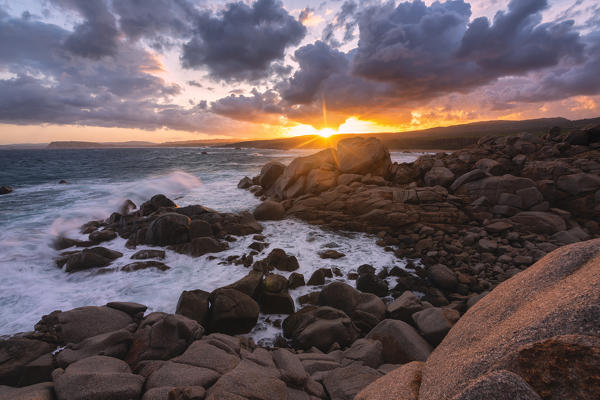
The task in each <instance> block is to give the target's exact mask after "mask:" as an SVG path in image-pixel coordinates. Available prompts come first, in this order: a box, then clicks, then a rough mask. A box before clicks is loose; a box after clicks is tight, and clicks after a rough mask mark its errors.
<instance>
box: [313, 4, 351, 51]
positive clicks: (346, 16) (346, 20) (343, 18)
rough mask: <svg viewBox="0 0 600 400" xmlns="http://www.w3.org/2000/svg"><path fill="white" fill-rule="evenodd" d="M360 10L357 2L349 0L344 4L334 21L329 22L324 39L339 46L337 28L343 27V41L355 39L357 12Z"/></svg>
mask: <svg viewBox="0 0 600 400" xmlns="http://www.w3.org/2000/svg"><path fill="white" fill-rule="evenodd" d="M357 11H358V5H357V4H356V2H354V1H352V0H349V1H345V2H344V4H342V7H341V9H340V11H339V12H338V13H337V15H336V16H335V18H334V20H333V22H330V23H329V24H327V26H326V27H325V29H324V30H323V33H322V35H321V36H322V40H323V41H324V42H326V43H329V44H331V45H332V46H336V47H337V46H339V45H340V43H339V42H338V40H337V39H336V38H335V33H336V31H337V30H340V29H343V30H344V35H343V40H342V41H343V42H344V43H346V42H349V41H351V40H352V39H354V30H355V28H356V24H357V20H356V12H357Z"/></svg>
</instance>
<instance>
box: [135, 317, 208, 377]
mask: <svg viewBox="0 0 600 400" xmlns="http://www.w3.org/2000/svg"><path fill="white" fill-rule="evenodd" d="M203 333H204V329H203V328H202V327H201V326H200V325H198V323H197V322H196V321H192V320H191V319H189V318H186V317H184V316H182V315H177V314H165V313H158V312H155V313H151V314H149V315H147V316H146V317H145V318H144V320H143V321H142V322H141V323H140V325H139V327H138V328H137V330H136V332H135V333H134V336H133V343H132V345H131V347H130V349H129V352H128V353H127V357H126V358H125V361H127V363H128V364H129V365H131V366H136V365H137V364H138V363H139V362H140V361H143V360H168V359H170V358H172V357H175V356H177V355H179V354H181V353H183V351H185V349H186V348H187V347H188V346H189V344H190V343H191V342H192V341H194V340H196V339H199V338H200V337H201V336H202V334H203Z"/></svg>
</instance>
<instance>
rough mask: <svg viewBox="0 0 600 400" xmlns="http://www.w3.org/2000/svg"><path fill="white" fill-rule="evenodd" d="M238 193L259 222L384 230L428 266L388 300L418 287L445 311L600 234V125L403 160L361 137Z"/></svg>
mask: <svg viewBox="0 0 600 400" xmlns="http://www.w3.org/2000/svg"><path fill="white" fill-rule="evenodd" d="M239 187H241V188H247V189H249V190H251V191H252V192H253V193H255V194H256V195H257V196H261V198H262V199H264V200H265V201H264V203H263V204H262V205H261V206H259V208H258V209H257V210H256V211H257V212H256V214H255V215H256V216H257V218H264V217H265V215H267V217H269V218H282V217H284V216H289V217H298V218H301V219H304V220H306V221H308V222H310V223H315V224H321V225H325V226H327V227H330V228H333V229H342V230H351V231H365V232H370V233H374V234H377V236H378V237H379V239H380V240H379V242H378V243H379V244H380V245H382V246H384V247H385V248H386V250H388V251H393V252H395V253H396V255H397V256H398V257H403V258H404V257H406V258H414V259H420V260H421V261H422V263H423V265H424V266H425V268H419V267H418V266H417V268H416V269H415V271H414V272H415V274H412V275H410V276H405V275H404V274H402V273H401V272H399V274H400V276H399V277H398V286H397V287H396V288H393V289H394V290H392V292H391V294H392V295H393V296H395V297H397V296H400V295H401V294H402V293H403V292H404V290H406V289H412V290H417V291H422V292H425V293H426V300H427V301H429V302H431V303H433V304H434V305H447V304H449V303H453V302H455V301H462V302H465V301H468V299H469V298H471V297H474V296H476V295H479V294H481V293H483V292H486V291H489V290H490V289H492V288H493V287H495V286H496V285H497V284H498V283H500V282H502V281H504V280H506V279H507V278H509V277H511V276H513V275H515V274H516V273H518V272H519V271H521V270H524V269H525V268H527V267H528V266H529V265H531V264H532V263H533V262H535V261H537V260H539V259H540V258H541V257H543V256H544V255H545V254H547V253H548V252H550V251H552V250H554V249H556V248H558V247H560V246H563V245H565V244H569V243H575V242H579V241H583V240H588V239H590V238H593V237H598V235H600V228H599V224H598V221H599V220H600V127H595V128H590V129H587V130H581V131H574V132H570V133H567V134H561V133H560V130H559V129H552V130H551V131H550V132H549V133H548V134H547V135H545V136H544V137H539V136H535V135H532V134H527V133H523V134H520V135H517V136H506V137H495V138H492V137H489V138H483V139H481V140H479V142H478V143H477V144H476V145H474V146H472V147H470V148H466V149H464V150H460V151H456V152H453V153H449V154H446V153H439V154H434V155H425V156H422V157H420V158H419V159H418V160H416V161H415V162H413V163H404V164H397V163H392V162H391V161H390V156H389V153H388V151H387V150H386V149H385V148H384V147H383V146H382V145H381V143H379V142H378V141H377V139H374V138H369V139H363V138H352V139H346V140H342V141H340V142H339V144H338V148H337V150H335V149H327V150H323V151H321V152H319V153H317V154H314V155H311V156H307V157H300V158H297V159H295V160H293V161H292V162H291V163H290V164H289V165H288V166H284V165H281V164H280V163H276V162H271V163H269V164H266V165H265V166H264V168H263V169H262V171H261V173H260V175H258V176H257V177H254V178H252V179H250V178H244V179H242V181H240V184H239ZM266 211H269V212H266Z"/></svg>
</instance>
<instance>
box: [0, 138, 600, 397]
mask: <svg viewBox="0 0 600 400" xmlns="http://www.w3.org/2000/svg"><path fill="white" fill-rule="evenodd" d="M598 160H600V128H590V129H587V130H583V131H576V132H569V133H566V134H561V133H560V131H559V130H556V129H553V130H551V131H550V132H549V133H548V135H546V136H544V137H543V138H540V137H536V136H533V135H529V134H521V135H518V136H514V137H502V138H484V139H482V140H480V141H479V143H478V144H477V145H475V146H473V147H471V148H468V149H464V150H461V151H457V152H454V153H450V154H445V153H442V154H436V155H427V156H423V157H421V158H419V159H418V160H417V161H415V162H414V163H410V164H394V163H392V162H391V160H390V156H389V152H388V151H387V149H385V147H383V146H382V145H381V143H380V142H379V141H378V140H376V139H366V140H365V139H362V138H352V139H346V140H343V141H341V142H340V143H339V144H338V148H337V150H335V149H327V150H323V151H321V152H319V153H317V154H314V155H312V156H307V157H301V158H298V159H295V160H294V161H292V162H291V163H290V164H289V165H288V166H285V165H282V164H279V163H269V164H267V165H265V167H264V168H263V169H262V171H261V174H260V175H259V176H257V177H254V178H244V179H242V181H241V182H240V184H239V187H240V188H243V189H249V190H251V191H252V192H253V193H255V194H256V195H257V196H260V197H261V198H262V199H263V200H264V202H263V203H262V204H261V205H260V206H259V207H257V209H256V210H254V213H253V214H250V213H248V212H245V213H240V214H232V213H219V212H217V211H215V210H211V209H208V208H206V207H203V206H200V205H196V206H187V207H177V206H176V204H175V203H174V202H173V201H171V200H170V199H168V198H166V197H165V196H162V195H156V196H154V197H153V198H152V199H151V200H149V201H148V202H146V203H144V204H142V205H141V206H140V207H139V209H137V207H136V206H135V205H134V204H132V203H126V204H124V205H123V207H122V209H121V210H120V211H119V212H118V213H114V214H113V215H111V216H110V218H108V219H107V220H106V221H91V222H89V223H88V224H86V225H84V226H83V227H82V233H85V234H86V235H88V240H75V239H68V238H61V239H59V240H57V241H56V243H55V247H56V248H57V250H66V251H63V252H62V253H61V254H60V256H59V257H58V258H57V260H56V262H57V267H60V268H63V269H64V271H65V273H77V272H78V271H83V270H87V271H93V272H97V273H122V272H123V273H125V272H128V271H132V270H137V269H142V268H154V269H158V270H166V269H168V268H169V266H168V265H165V264H164V263H162V262H161V260H162V259H164V251H162V250H157V249H145V248H140V249H138V247H143V246H155V247H157V246H160V247H165V248H168V249H170V250H172V251H175V252H178V253H182V254H186V255H189V256H192V257H199V256H202V255H205V254H211V253H218V252H220V251H223V250H224V249H226V248H227V247H228V246H229V245H228V243H231V242H232V241H235V240H237V239H236V237H239V236H247V235H252V236H253V239H254V240H255V241H254V243H252V245H251V248H250V249H249V251H248V253H246V254H240V255H239V256H232V257H230V258H229V259H228V260H227V261H228V262H229V263H232V264H239V265H243V266H245V267H247V268H248V269H249V272H248V274H247V276H246V277H244V278H242V279H241V280H239V281H237V282H234V283H232V284H230V285H227V286H225V287H222V288H218V289H215V290H214V291H212V292H210V293H209V292H205V291H202V290H191V291H184V292H183V293H182V294H181V296H180V299H179V302H178V304H177V308H176V312H175V314H167V313H163V312H153V313H150V314H147V315H145V311H146V309H147V307H146V306H144V305H141V304H136V303H125V302H112V303H108V304H106V305H104V306H90V307H81V308H77V309H73V310H69V311H55V312H53V313H51V314H49V315H46V316H43V317H42V319H41V320H40V321H39V322H38V323H37V324H36V325H35V328H34V331H32V332H26V333H20V334H16V335H14V336H12V337H9V338H4V339H2V340H1V341H0V399H31V400H33V399H57V400H71V399H117V400H120V399H123V400H125V399H143V400H153V399H169V400H171V399H204V398H206V399H215V400H216V399H232V400H242V399H247V400H257V399H264V400H267V399H282V400H283V399H335V400H338V399H340V400H346V399H348V400H350V399H354V398H356V399H359V400H367V399H368V400H376V399H453V400H460V399H462V400H467V399H481V398H489V399H504V398H519V399H540V398H543V399H559V398H560V399H563V398H578V399H579V398H580V399H595V398H598V397H599V396H600V392H599V391H598V388H599V387H600V378H599V376H600V343H599V340H600V318H599V317H598V315H600V297H599V295H598V294H599V293H600V274H598V271H599V270H600V240H599V239H595V240H590V239H593V238H597V237H599V236H600V229H599V227H598V221H599V220H600V161H598ZM285 217H292V218H300V219H303V220H305V221H308V222H310V223H314V224H319V225H322V226H324V227H326V228H327V229H335V230H348V231H361V232H368V233H372V234H376V235H377V237H378V238H379V242H378V243H379V244H380V245H381V246H382V247H383V248H384V249H385V250H386V251H390V252H393V253H395V255H396V256H397V257H400V258H406V259H407V260H409V261H408V263H407V269H406V270H405V269H401V268H397V267H396V268H393V269H384V270H382V271H379V272H377V271H375V269H374V268H373V267H372V266H370V265H368V264H365V265H361V266H360V267H358V268H357V269H356V272H353V273H351V274H349V275H348V276H346V277H345V278H346V279H348V280H351V281H355V287H352V286H350V285H348V284H347V283H344V282H340V281H336V279H337V277H338V276H339V275H340V272H339V271H336V270H335V269H330V268H320V269H317V270H315V271H314V272H313V273H312V275H311V276H310V277H308V276H306V277H305V276H303V275H301V274H298V273H296V272H294V271H296V270H297V269H298V260H296V258H295V257H293V256H291V255H289V254H286V253H285V252H284V251H283V250H281V249H273V250H271V251H270V252H269V254H268V255H267V257H266V258H264V259H261V260H255V256H256V255H257V254H259V252H260V251H262V250H264V248H265V247H266V246H267V244H266V241H265V238H264V236H262V235H261V232H262V226H261V224H260V223H259V222H258V221H257V220H277V219H281V218H285ZM117 236H119V237H122V238H125V239H127V247H128V248H130V249H136V250H139V251H137V252H136V253H135V255H134V256H132V262H131V263H130V264H127V265H125V266H124V267H121V268H120V271H116V270H115V268H112V267H111V263H112V262H113V260H115V259H117V258H120V257H122V256H123V255H122V254H121V253H118V252H115V251H113V250H110V249H108V248H105V247H102V246H100V244H103V243H105V242H108V241H110V240H112V239H114V238H115V237H117ZM586 240H587V241H586ZM582 241H586V242H583V243H577V242H582ZM572 243H575V244H572ZM77 248H79V249H77ZM547 253H550V254H548V255H546V254H547ZM320 256H321V257H322V258H324V259H326V258H334V259H335V258H339V257H343V256H344V254H342V253H339V252H337V251H335V249H329V250H326V251H323V252H322V253H321V254H320ZM532 264H533V265H532ZM283 273H285V274H286V275H287V274H289V276H288V277H285V276H283V275H282V274H283ZM390 281H393V282H395V284H394V285H389V284H388V282H390ZM304 285H308V286H312V287H314V289H315V290H314V291H313V292H311V293H309V294H307V295H306V296H303V297H302V298H300V303H301V305H302V308H301V309H296V306H295V304H294V301H293V299H292V298H291V296H290V294H289V290H291V289H294V288H297V287H299V286H304ZM259 314H263V315H273V316H274V318H273V322H272V323H274V324H275V325H276V326H279V324H281V325H280V326H281V330H282V336H281V337H280V338H278V339H277V340H276V341H275V344H274V346H273V347H271V348H265V347H262V346H260V345H257V344H256V343H254V342H253V341H252V340H251V339H249V338H247V337H246V336H244V334H246V333H248V332H250V331H251V330H252V329H253V327H254V326H255V325H256V323H257V320H258V317H259ZM281 314H284V315H285V316H284V319H283V321H282V320H281V319H280V318H278V316H279V315H281ZM557 371H558V372H557ZM567 371H568V372H567Z"/></svg>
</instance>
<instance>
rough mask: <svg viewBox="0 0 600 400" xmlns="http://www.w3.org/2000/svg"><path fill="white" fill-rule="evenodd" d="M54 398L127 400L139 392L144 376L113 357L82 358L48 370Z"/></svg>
mask: <svg viewBox="0 0 600 400" xmlns="http://www.w3.org/2000/svg"><path fill="white" fill-rule="evenodd" d="M52 378H53V380H54V392H55V393H56V398H57V400H105V399H111V400H131V399H138V398H140V396H141V394H142V386H143V385H144V378H143V377H142V376H139V375H134V374H132V373H131V370H130V369H129V366H128V365H127V364H126V363H125V362H123V361H121V360H118V359H116V358H111V357H105V356H94V357H88V358H84V359H83V360H80V361H77V362H76V363H73V364H71V365H69V366H68V367H67V369H66V370H63V369H60V368H59V369H57V370H55V371H54V372H53V373H52Z"/></svg>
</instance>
